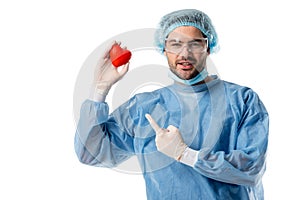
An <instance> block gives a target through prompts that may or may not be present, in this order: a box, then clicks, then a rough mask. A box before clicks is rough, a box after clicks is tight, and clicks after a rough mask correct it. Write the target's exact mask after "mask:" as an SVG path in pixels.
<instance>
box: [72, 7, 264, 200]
mask: <svg viewBox="0 0 300 200" xmlns="http://www.w3.org/2000/svg"><path fill="white" fill-rule="evenodd" d="M155 40H156V45H157V47H158V48H159V49H160V50H161V52H162V53H163V54H164V55H165V56H166V57H167V60H168V64H169V67H170V77H171V78H172V79H174V84H172V85H170V86H167V87H164V88H161V89H158V90H155V91H153V92H147V93H141V94H137V95H135V96H134V97H132V98H131V99H130V100H128V101H127V102H125V103H124V104H123V105H121V106H120V107H119V108H117V109H116V110H115V111H113V112H112V113H111V114H110V115H109V114H108V105H107V103H105V96H106V95H107V93H108V91H109V89H110V87H111V86H112V85H113V84H114V83H116V82H117V81H118V80H120V79H121V78H122V77H123V76H124V75H125V74H126V72H127V70H128V64H127V65H125V66H124V68H123V69H122V71H120V72H118V70H116V68H114V67H113V66H112V65H111V63H110V61H109V56H108V52H109V50H108V51H107V53H106V54H105V55H104V57H103V59H101V61H100V64H99V67H98V71H97V72H96V73H95V81H94V85H93V88H92V91H93V92H92V94H91V97H90V99H88V100H86V101H85V102H84V103H83V105H82V108H81V115H80V120H79V123H78V128H77V131H76V136H75V148H76V153H77V155H78V158H79V160H80V161H81V162H83V163H85V164H88V165H95V166H102V167H114V166H116V165H118V164H119V163H121V162H123V161H124V160H126V159H128V158H130V157H131V156H133V155H136V156H137V157H138V160H139V163H140V166H141V169H142V170H143V175H144V179H145V182H146V188H147V198H148V199H154V200H157V199H180V200H182V199H189V200H190V199H197V200H198V199H208V200H213V199H224V200H228V199H243V200H244V199H263V198H264V196H263V186H262V182H261V179H262V176H263V174H264V171H265V157H266V150H267V142H268V113H267V111H266V109H265V107H264V105H263V104H262V102H261V101H260V99H259V97H258V95H257V94H256V93H255V92H254V91H253V90H251V89H250V88H247V87H243V86H239V85H237V84H234V83H229V82H226V81H223V80H220V79H219V78H218V77H217V76H215V75H214V76H210V75H208V72H207V70H206V60H207V57H208V56H209V55H210V53H213V52H216V51H217V49H218V38H217V34H216V32H215V29H214V27H213V26H212V23H211V21H210V19H209V18H208V16H207V15H206V14H204V13H203V12H201V11H198V10H193V9H187V10H179V11H175V12H172V13H169V14H167V15H166V16H164V17H163V18H162V19H161V22H160V24H159V28H158V29H157V32H156V36H155Z"/></svg>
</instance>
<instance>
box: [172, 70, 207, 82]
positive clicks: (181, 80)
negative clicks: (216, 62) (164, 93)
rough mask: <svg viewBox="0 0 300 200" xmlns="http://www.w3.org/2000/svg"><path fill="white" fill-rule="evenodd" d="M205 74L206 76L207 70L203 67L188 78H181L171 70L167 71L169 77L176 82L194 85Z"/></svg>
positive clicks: (202, 78)
mask: <svg viewBox="0 0 300 200" xmlns="http://www.w3.org/2000/svg"><path fill="white" fill-rule="evenodd" d="M207 76H208V72H207V70H206V69H205V68H204V69H203V70H202V71H201V72H200V73H199V74H198V75H197V76H196V77H194V78H192V79H189V80H184V79H181V78H179V77H178V76H177V75H176V74H174V73H173V72H172V71H169V77H170V78H171V79H173V80H174V81H176V82H179V83H183V84H185V85H194V84H196V83H199V82H200V81H203V80H204V79H205V78H206V77H207Z"/></svg>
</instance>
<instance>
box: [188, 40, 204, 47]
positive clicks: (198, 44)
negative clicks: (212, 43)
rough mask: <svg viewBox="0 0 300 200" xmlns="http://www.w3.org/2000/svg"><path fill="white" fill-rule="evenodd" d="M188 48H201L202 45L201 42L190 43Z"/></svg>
mask: <svg viewBox="0 0 300 200" xmlns="http://www.w3.org/2000/svg"><path fill="white" fill-rule="evenodd" d="M190 46H191V47H201V46H202V45H201V42H196V41H195V42H191V43H190Z"/></svg>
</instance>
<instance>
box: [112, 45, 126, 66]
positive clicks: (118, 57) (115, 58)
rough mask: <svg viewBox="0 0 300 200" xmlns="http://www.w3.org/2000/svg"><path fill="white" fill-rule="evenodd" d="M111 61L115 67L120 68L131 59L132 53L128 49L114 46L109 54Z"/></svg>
mask: <svg viewBox="0 0 300 200" xmlns="http://www.w3.org/2000/svg"><path fill="white" fill-rule="evenodd" d="M109 56H110V60H111V62H112V64H113V65H114V66H115V67H120V66H122V65H124V64H126V63H128V61H129V60H130V58H131V52H130V51H129V50H127V49H122V48H121V47H120V45H118V44H114V45H113V46H112V48H111V50H110V52H109Z"/></svg>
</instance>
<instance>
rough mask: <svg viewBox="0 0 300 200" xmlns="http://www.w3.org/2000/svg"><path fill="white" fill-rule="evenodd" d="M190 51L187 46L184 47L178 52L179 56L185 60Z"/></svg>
mask: <svg viewBox="0 0 300 200" xmlns="http://www.w3.org/2000/svg"><path fill="white" fill-rule="evenodd" d="M190 52H191V51H190V49H189V47H188V46H184V47H183V48H182V50H181V51H180V52H179V54H178V55H179V56H182V57H184V58H187V57H188V56H189V54H190Z"/></svg>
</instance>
